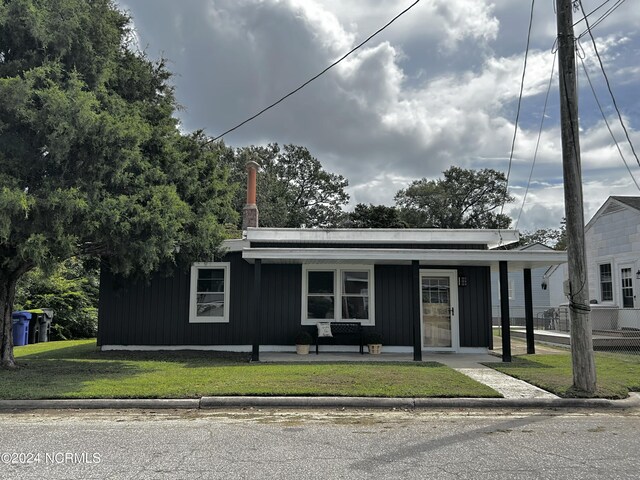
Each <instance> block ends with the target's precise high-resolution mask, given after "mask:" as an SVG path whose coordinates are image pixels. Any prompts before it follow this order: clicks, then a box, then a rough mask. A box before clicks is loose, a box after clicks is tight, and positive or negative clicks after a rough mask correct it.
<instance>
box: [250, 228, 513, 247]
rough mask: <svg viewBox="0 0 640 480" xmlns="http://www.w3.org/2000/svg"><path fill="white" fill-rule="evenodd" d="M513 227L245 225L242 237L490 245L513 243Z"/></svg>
mask: <svg viewBox="0 0 640 480" xmlns="http://www.w3.org/2000/svg"><path fill="white" fill-rule="evenodd" d="M519 238H520V237H519V233H518V231H516V230H508V229H505V230H490V229H447V228H403V229H398V228H262V227H261V228H248V229H247V230H246V240H248V241H249V242H259V243H279V244H282V243H291V244H303V243H325V244H332V243H338V244H345V243H357V244H371V245H372V246H373V247H375V245H376V244H399V245H401V244H424V245H428V244H449V245H454V244H469V245H485V246H487V247H488V248H494V247H497V246H499V245H509V244H511V243H514V242H517V241H518V239H519Z"/></svg>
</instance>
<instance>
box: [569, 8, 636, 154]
mask: <svg viewBox="0 0 640 480" xmlns="http://www.w3.org/2000/svg"><path fill="white" fill-rule="evenodd" d="M621 1H624V0H621ZM578 4H579V5H580V10H582V15H583V16H584V7H583V6H582V0H578ZM584 21H585V23H586V24H587V31H588V32H589V37H591V43H592V44H593V51H594V52H595V53H596V57H598V63H599V64H600V70H601V71H602V75H603V76H604V79H605V82H606V83H607V90H609V95H610V96H611V100H612V102H613V108H615V109H616V113H617V114H618V119H619V120H620V125H622V129H623V130H624V135H625V137H627V142H629V146H630V147H631V152H633V156H634V157H635V158H636V162H637V163H638V166H640V159H639V158H638V155H637V154H636V150H635V148H633V143H632V142H631V138H630V137H629V132H628V131H627V127H626V126H625V124H624V120H623V119H622V113H620V108H618V102H616V97H615V96H614V95H613V90H612V89H611V83H610V82H609V77H608V76H607V72H606V71H605V69H604V64H603V63H602V58H601V57H600V53H599V52H598V47H597V46H596V39H595V38H594V37H593V33H592V32H591V27H590V26H589V20H588V19H587V17H586V16H585V17H584Z"/></svg>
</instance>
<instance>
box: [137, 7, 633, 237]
mask: <svg viewBox="0 0 640 480" xmlns="http://www.w3.org/2000/svg"><path fill="white" fill-rule="evenodd" d="M127 3H128V4H129V5H130V7H131V9H132V13H133V15H134V18H135V21H136V28H137V33H138V35H139V38H140V41H141V43H142V45H149V48H148V49H147V50H148V51H149V52H150V53H151V54H152V55H153V54H154V53H156V52H163V53H164V55H165V56H166V57H168V58H169V59H170V60H171V61H172V63H170V68H172V69H173V70H174V71H175V72H176V73H177V74H178V76H177V77H176V78H175V83H176V86H177V95H178V100H179V102H180V103H181V104H182V105H184V106H185V107H186V111H185V112H184V113H182V114H181V117H182V121H183V124H184V125H185V127H186V128H189V129H194V128H205V130H206V131H207V132H208V133H209V134H211V135H216V134H218V133H220V132H222V131H224V130H225V129H227V128H229V127H231V126H233V125H234V124H236V123H238V122H240V121H242V120H244V119H246V118H247V117H249V116H250V115H252V114H254V113H256V111H258V110H260V109H261V108H263V107H264V106H266V105H268V104H269V103H271V102H272V101H274V100H276V99H277V98H279V97H280V96H282V95H284V94H285V93H287V92H289V91H290V90H292V89H293V88H295V87H297V86H298V85H300V84H301V83H302V82H303V81H305V80H307V79H308V78H310V77H311V76H312V75H314V74H316V73H318V72H319V71H320V70H322V69H323V68H324V67H325V66H327V65H328V64H330V63H331V62H333V61H334V60H335V59H336V58H337V57H339V56H341V55H342V54H343V53H345V52H346V51H347V50H348V49H349V48H351V47H353V46H354V45H355V44H356V43H357V42H359V41H360V40H361V39H363V38H365V37H366V36H367V35H368V34H369V33H371V32H373V31H375V30H376V29H377V28H379V27H380V26H381V25H383V24H384V23H385V22H386V21H388V20H389V19H390V18H391V17H392V16H393V15H395V14H396V13H397V11H399V10H400V9H401V8H403V6H399V5H393V6H392V7H390V5H389V2H384V1H382V0H368V1H364V0H363V1H362V2H342V1H338V0H324V1H321V0H316V1H313V0H242V1H234V0H192V1H189V2H173V1H171V0H156V1H154V2H153V6H152V7H151V6H150V3H149V2H146V1H144V0H127ZM584 3H585V8H587V10H588V11H589V10H590V9H592V8H593V7H594V6H595V4H594V5H593V6H591V5H590V3H591V2H588V1H586V0H585V1H584ZM409 4H410V2H407V3H406V5H409ZM406 5H405V6H406ZM548 7H549V6H548V5H547V6H546V7H545V10H543V9H542V7H541V9H540V10H537V11H536V15H535V20H536V22H535V24H534V29H533V38H532V48H531V51H530V54H529V61H528V66H527V76H526V82H525V88H524V101H523V111H522V115H521V124H520V129H519V132H518V138H517V143H516V149H515V152H514V162H513V168H512V175H511V179H510V185H512V187H513V193H514V195H516V196H517V197H518V198H519V199H520V201H521V199H522V194H523V193H524V187H525V186H526V182H527V179H528V176H529V171H530V165H531V159H532V155H533V151H534V148H535V142H536V139H537V134H538V125H539V121H540V119H539V116H540V114H541V110H542V105H541V104H542V101H543V99H544V94H545V93H546V89H547V84H548V81H549V74H550V71H551V62H552V60H553V54H552V53H551V44H552V43H553V38H554V36H555V33H554V32H555V19H554V18H553V11H552V9H550V8H548ZM618 10H622V7H621V8H620V9H618ZM627 10H628V9H627ZM631 10H633V12H631V13H630V15H629V20H627V22H626V23H625V19H624V15H622V16H621V12H620V13H618V12H617V14H616V16H615V17H614V16H613V15H612V19H611V22H613V23H614V24H615V25H624V28H619V31H612V30H611V29H607V23H608V22H607V23H605V22H603V24H602V25H601V26H600V27H598V30H597V33H598V35H599V43H600V44H599V47H600V45H601V53H602V54H603V57H604V58H605V60H606V62H607V65H608V66H610V68H612V69H613V70H614V71H617V72H618V74H617V75H616V76H621V75H622V73H621V72H624V73H625V78H624V80H625V82H626V84H627V85H628V88H629V90H630V91H635V89H637V86H638V83H640V79H638V70H637V68H636V66H635V63H634V62H633V60H632V59H633V58H636V59H637V58H638V56H640V54H638V40H637V35H636V34H635V33H634V32H635V30H637V28H636V27H637V26H638V21H639V19H640V16H639V15H638V14H637V13H636V12H635V10H638V9H631ZM528 20H529V19H528V10H527V9H524V8H522V6H521V5H520V4H519V3H518V2H513V1H511V0H509V1H507V0H495V1H493V2H489V1H479V0H448V1H445V0H431V1H429V2H426V1H424V2H421V3H419V4H418V5H416V6H415V7H414V9H413V10H411V11H410V12H409V13H408V14H406V15H405V16H404V17H402V18H401V19H399V20H398V21H397V22H396V23H394V24H393V25H392V26H391V27H390V28H389V29H388V30H387V31H385V32H383V33H382V34H381V35H380V36H378V37H376V38H375V39H374V40H373V41H372V42H370V43H369V44H367V45H366V46H365V47H363V48H362V49H361V50H359V51H358V52H356V53H355V54H354V55H352V56H351V57H349V58H348V59H347V60H345V61H344V62H343V63H342V64H340V65H339V66H338V67H337V68H335V69H334V70H332V71H330V72H329V73H328V74H326V75H324V76H323V77H321V78H320V79H318V80H317V81H316V82H314V83H312V84H311V85H309V86H307V87H306V88H305V89H304V90H302V91H301V92H299V93H298V94H297V95H295V96H293V97H291V98H289V99H287V100H286V101H285V102H283V103H282V104H280V105H279V106H278V107H276V108H274V109H272V110H270V111H269V112H268V113H267V114H265V115H264V116H262V117H260V118H258V119H257V120H255V121H253V122H251V123H249V124H247V125H246V126H245V127H243V128H242V129H239V130H238V131H236V132H234V133H233V134H230V135H228V136H227V137H226V138H225V140H226V141H227V143H230V144H232V145H238V146H240V145H247V144H252V143H253V144H255V143H266V142H274V141H275V142H279V143H295V144H301V145H305V146H307V147H309V148H310V150H311V151H312V153H313V154H314V155H315V156H317V157H318V158H319V159H320V160H321V161H322V163H323V164H324V165H325V167H326V168H327V169H329V170H331V171H335V172H337V173H341V174H343V175H345V176H346V177H347V178H348V179H349V181H350V185H351V187H350V188H351V194H352V200H353V202H354V203H357V202H366V203H368V202H372V203H391V202H392V200H393V195H394V194H395V193H396V191H397V190H399V189H400V188H402V187H404V186H406V185H407V184H408V183H409V182H410V181H411V180H413V179H417V178H421V177H425V176H426V177H430V178H435V177H438V176H439V175H440V173H441V172H442V171H443V170H445V169H446V168H448V167H449V166H451V165H458V166H461V167H465V168H485V167H490V168H496V169H500V170H503V171H506V169H507V161H508V157H509V150H510V147H511V139H512V136H513V129H514V126H513V122H514V120H515V105H516V101H517V98H518V93H519V88H520V78H521V75H522V66H523V65H522V64H523V56H524V52H523V49H524V43H525V42H524V41H525V37H524V35H525V33H526V27H527V24H528ZM585 52H587V54H588V53H589V52H588V47H585ZM633 55H635V57H634V56H633ZM590 61H592V60H590ZM636 63H637V62H636ZM629 76H632V77H635V78H629ZM557 99H558V94H557V84H555V83H554V91H553V92H552V95H551V96H550V104H549V110H548V112H547V115H548V117H549V118H548V119H547V121H546V123H545V129H544V131H543V132H542V139H541V144H540V149H539V153H538V159H537V162H536V169H535V170H534V176H533V180H534V183H533V185H532V188H531V192H530V194H529V198H528V200H527V205H526V206H525V211H524V213H523V215H522V219H521V224H522V225H526V226H527V227H526V228H529V229H532V228H534V227H536V225H537V224H542V223H546V225H540V226H557V224H559V220H560V218H561V216H562V205H563V200H562V195H561V192H562V189H561V175H562V170H561V158H560V157H561V153H560V152H561V146H560V136H559V127H558V118H557V117H558V111H557V104H558V100H557ZM625 99H629V102H630V103H628V104H625V107H626V108H627V112H628V113H626V115H627V117H628V126H629V127H630V129H631V132H632V135H634V138H637V136H638V135H637V133H636V132H635V130H634V128H635V127H636V126H637V116H638V114H640V105H639V104H638V100H636V97H635V95H633V96H632V95H628V96H623V97H621V101H624V100H625ZM609 113H610V112H609ZM598 115H599V113H598ZM581 116H582V117H585V118H588V119H589V120H590V121H589V122H586V123H585V128H584V131H583V132H582V135H583V137H582V148H583V158H584V174H585V179H586V183H585V191H588V192H589V200H588V208H589V209H592V208H597V205H596V206H595V207H594V205H593V204H600V203H602V201H603V200H604V199H605V198H606V197H607V196H608V195H609V194H620V193H622V192H629V184H630V182H631V180H630V178H628V173H626V169H624V166H623V165H622V163H621V161H620V159H619V158H617V153H616V152H615V151H614V150H613V149H612V148H611V141H610V138H608V133H607V132H606V130H604V125H603V124H602V122H601V121H599V120H598V119H597V117H595V118H596V121H594V120H593V119H592V118H591V117H589V113H588V112H585V111H584V110H583V111H581ZM582 117H581V118H582ZM637 140H638V142H639V143H640V139H637ZM625 175H626V177H625ZM639 178H640V175H639ZM633 188H635V187H633ZM558 192H560V195H559V194H558ZM631 193H633V192H631ZM516 205H517V207H516ZM513 208H514V209H515V213H514V214H515V215H517V210H519V204H518V203H514V206H513ZM536 228H537V227H536Z"/></svg>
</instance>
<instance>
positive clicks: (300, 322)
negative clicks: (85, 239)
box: [98, 163, 566, 359]
mask: <svg viewBox="0 0 640 480" xmlns="http://www.w3.org/2000/svg"><path fill="white" fill-rule="evenodd" d="M248 171H249V187H248V194H247V206H246V207H245V212H244V219H245V226H246V228H245V231H244V238H243V239H242V240H231V241H227V242H226V243H225V248H226V252H227V253H226V254H225V255H224V256H223V257H222V258H221V259H220V260H219V261H210V262H202V263H195V264H193V265H192V266H191V267H190V268H189V269H188V270H185V271H179V272H177V273H175V274H174V275H172V276H169V277H167V276H163V275H161V274H158V275H156V276H155V277H154V278H152V279H151V281H148V280H140V281H134V280H129V281H127V280H123V279H121V278H114V277H113V276H112V275H111V274H110V273H109V271H108V270H107V269H104V270H103V271H102V274H101V279H100V304H99V331H98V344H99V345H100V346H101V348H102V349H103V350H109V349H130V350H145V349H146V350H151V349H154V350H163V349H166V350H180V349H202V350H228V351H253V354H254V358H258V356H259V352H260V351H294V345H293V343H294V337H295V335H296V334H297V333H298V332H299V331H300V330H303V329H306V330H309V331H310V332H311V331H314V330H315V329H316V324H317V323H318V322H358V323H360V324H361V325H362V327H363V330H364V331H365V332H367V331H371V332H374V331H375V332H378V333H380V334H381V335H382V337H383V343H384V345H385V347H384V349H385V351H386V352H407V353H411V352H413V354H414V358H415V359H420V358H421V355H422V352H427V351H450V352H485V351H487V349H489V348H492V330H491V324H492V311H491V271H492V269H493V270H496V271H497V270H499V271H500V274H501V275H500V277H501V278H503V276H504V278H505V279H506V276H507V271H508V270H509V269H511V270H524V273H525V289H526V288H527V287H528V288H529V291H530V289H531V284H530V283H531V282H530V280H529V284H528V285H527V282H526V278H527V272H529V279H530V273H531V269H532V268H535V267H541V266H549V265H553V264H559V263H563V262H565V261H566V254H565V253H564V252H556V251H537V250H503V249H497V248H496V247H498V246H500V245H507V244H509V243H513V242H516V241H517V240H518V233H517V232H516V231H514V230H500V231H498V230H445V229H428V230H425V229H405V230H402V229H401V230H392V229H280V228H257V223H258V222H257V220H258V215H257V209H256V206H255V179H256V176H255V175H256V165H255V164H253V163H251V164H250V165H249V166H248ZM503 283H504V284H505V285H506V281H505V282H503ZM501 288H502V287H501ZM525 296H526V292H525ZM502 298H503V299H505V300H506V302H504V303H506V312H507V321H508V308H509V306H508V295H502ZM504 307H505V305H503V308H504ZM357 348H358V347H357V346H353V345H341V344H340V340H339V338H336V339H335V342H334V344H329V345H321V346H320V349H321V350H320V351H323V350H324V351H330V350H334V351H335V350H339V351H355V349H357Z"/></svg>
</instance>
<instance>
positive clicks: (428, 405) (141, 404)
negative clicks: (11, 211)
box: [0, 393, 640, 411]
mask: <svg viewBox="0 0 640 480" xmlns="http://www.w3.org/2000/svg"><path fill="white" fill-rule="evenodd" d="M243 407H244V408H246V407H262V408H278V407H280V408H386V409H396V408H397V409H445V408H446V409H449V408H466V409H485V408H486V409H500V408H511V409H521V408H532V409H535V408H539V409H566V408H571V409H600V410H625V409H631V408H640V394H639V393H631V394H630V396H629V397H628V398H625V399H623V400H608V399H605V398H587V399H580V398H551V399H550V398H378V397H224V396H217V397H202V398H200V399H197V398H193V399H166V398H162V399H156V398H150V399H134V398H131V399H128V398H116V399H107V398H105V399H84V400H75V399H68V400H66V399H64V400H63V399H60V400H0V411H1V410H60V409H78V410H85V409H86V410H91V409H94V410H95V409H114V410H115V409H192V410H197V409H224V408H243Z"/></svg>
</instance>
